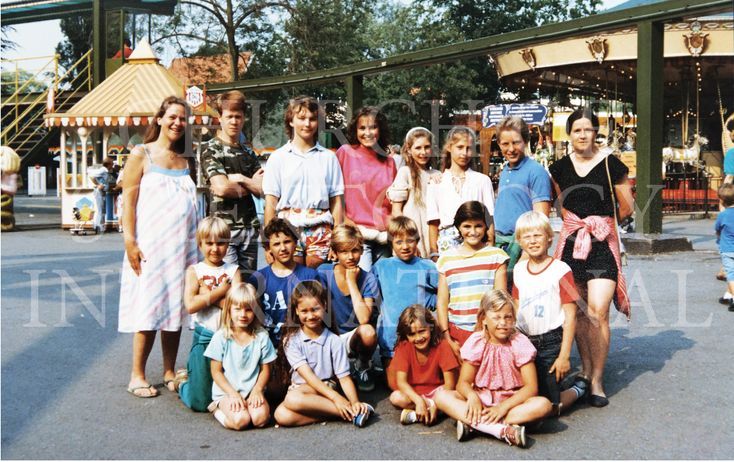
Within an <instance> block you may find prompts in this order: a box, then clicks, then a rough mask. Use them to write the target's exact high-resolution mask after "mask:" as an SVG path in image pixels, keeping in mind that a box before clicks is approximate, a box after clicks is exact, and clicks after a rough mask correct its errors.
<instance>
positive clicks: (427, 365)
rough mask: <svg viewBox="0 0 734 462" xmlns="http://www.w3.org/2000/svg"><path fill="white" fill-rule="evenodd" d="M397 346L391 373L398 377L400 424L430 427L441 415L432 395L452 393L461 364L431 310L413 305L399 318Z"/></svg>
mask: <svg viewBox="0 0 734 462" xmlns="http://www.w3.org/2000/svg"><path fill="white" fill-rule="evenodd" d="M397 331H398V345H397V348H396V349H395V356H394V359H393V361H392V362H391V363H390V369H389V371H388V374H390V373H392V374H393V375H394V376H395V382H396V383H395V386H394V387H392V388H393V389H394V390H395V391H393V392H392V394H391V395H390V402H391V403H392V404H393V406H395V407H397V408H399V409H402V410H403V411H402V412H401V413H400V423H401V424H403V425H408V424H412V423H415V422H421V423H423V424H425V425H431V424H433V423H434V422H435V421H436V416H437V414H438V412H437V410H438V409H437V408H436V403H435V402H434V401H433V396H434V395H435V394H436V393H437V392H438V391H440V390H453V389H454V388H455V387H456V378H457V373H458V369H459V362H458V361H457V360H456V358H455V357H454V353H453V352H452V351H451V347H449V345H448V343H446V340H441V334H440V333H439V332H438V328H437V327H436V321H435V319H434V318H433V315H432V314H431V312H430V311H428V310H426V309H425V308H424V307H422V306H420V305H411V306H409V307H408V308H406V309H405V310H404V311H403V312H402V314H401V315H400V320H399V322H398V328H397Z"/></svg>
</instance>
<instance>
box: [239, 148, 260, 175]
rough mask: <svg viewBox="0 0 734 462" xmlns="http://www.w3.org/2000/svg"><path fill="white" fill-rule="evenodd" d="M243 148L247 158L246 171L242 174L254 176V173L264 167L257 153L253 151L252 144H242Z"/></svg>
mask: <svg viewBox="0 0 734 462" xmlns="http://www.w3.org/2000/svg"><path fill="white" fill-rule="evenodd" d="M242 148H243V151H244V154H245V158H246V159H247V163H246V167H245V171H244V172H242V174H243V175H245V176H246V177H248V178H252V177H253V175H255V173H257V171H258V170H260V168H262V167H261V165H260V159H258V157H257V154H255V151H253V150H252V148H251V147H250V146H242Z"/></svg>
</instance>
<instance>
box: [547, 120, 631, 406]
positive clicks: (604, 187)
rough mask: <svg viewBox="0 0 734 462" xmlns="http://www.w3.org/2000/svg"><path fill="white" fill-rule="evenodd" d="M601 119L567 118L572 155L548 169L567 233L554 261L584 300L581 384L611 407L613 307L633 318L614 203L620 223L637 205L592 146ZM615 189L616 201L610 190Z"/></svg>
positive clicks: (621, 168)
mask: <svg viewBox="0 0 734 462" xmlns="http://www.w3.org/2000/svg"><path fill="white" fill-rule="evenodd" d="M598 131H599V119H598V118H597V117H596V115H594V114H593V113H592V112H591V110H589V109H578V110H576V111H574V112H573V113H572V114H571V116H569V118H568V122H567V123H566V132H567V133H568V134H569V136H570V137H571V144H572V146H573V152H572V153H571V154H570V155H568V156H566V157H564V158H562V159H560V160H558V161H557V162H555V163H554V164H553V165H551V167H550V172H551V177H552V179H553V187H554V189H555V191H556V194H557V196H558V197H559V199H560V202H559V203H560V205H561V208H560V210H561V214H562V216H563V228H562V230H561V235H560V238H559V241H558V246H557V248H556V253H555V257H556V258H560V259H561V260H563V261H564V262H565V263H567V264H568V265H569V266H570V267H571V270H572V271H573V277H574V280H575V281H576V285H577V286H578V289H579V293H580V294H581V296H582V298H583V300H579V302H578V305H579V308H580V310H579V311H580V313H579V314H578V318H577V324H576V344H577V346H578V349H579V354H580V355H581V363H582V369H581V373H580V374H579V376H578V377H577V382H578V381H580V382H583V383H581V384H579V385H580V386H582V387H589V388H590V390H589V391H590V393H591V394H590V396H589V404H591V405H592V406H595V407H603V406H606V405H607V404H609V400H608V399H607V397H606V394H605V393H604V384H603V375H604V365H605V363H606V360H607V355H608V353H609V339H610V329H609V305H610V303H611V302H612V300H614V302H615V305H616V306H617V309H618V310H619V311H620V312H622V313H624V314H625V315H627V316H629V308H630V306H629V300H628V298H627V293H626V287H625V281H624V275H623V274H622V271H621V261H620V253H619V240H618V237H617V226H616V225H617V223H615V222H614V215H615V214H614V205H615V203H616V205H617V207H618V209H617V217H618V219H619V220H621V219H623V218H625V217H628V216H629V215H631V214H632V210H633V203H634V200H633V198H632V190H631V187H630V185H629V182H628V180H627V172H628V169H627V167H626V166H625V165H624V164H623V163H622V162H621V161H620V160H619V159H617V158H616V157H614V156H613V155H608V153H605V152H600V151H599V150H598V149H597V147H596V145H595V143H594V141H595V139H596V134H597V132H598ZM610 183H611V184H613V185H614V188H613V189H614V191H613V193H614V198H613V197H612V190H611V189H612V188H611V187H610Z"/></svg>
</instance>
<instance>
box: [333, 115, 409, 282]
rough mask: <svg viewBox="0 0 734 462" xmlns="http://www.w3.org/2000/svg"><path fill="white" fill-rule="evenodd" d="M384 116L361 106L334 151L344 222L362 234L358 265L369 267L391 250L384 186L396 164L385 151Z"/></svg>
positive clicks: (393, 177)
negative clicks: (341, 184) (341, 183)
mask: <svg viewBox="0 0 734 462" xmlns="http://www.w3.org/2000/svg"><path fill="white" fill-rule="evenodd" d="M389 136H390V134H389V131H388V128H387V118H386V117H385V115H384V114H383V113H381V112H380V111H379V110H378V109H377V108H375V107H370V106H367V107H363V108H361V109H360V110H359V111H357V113H356V114H355V115H354V117H352V120H351V121H350V122H349V125H348V126H347V139H348V140H349V144H345V145H343V146H342V147H340V148H339V150H337V151H336V157H337V159H339V164H340V165H341V168H342V175H343V176H344V204H345V207H346V219H345V223H349V224H353V225H355V226H356V227H357V228H359V231H360V232H361V233H362V236H364V238H365V239H364V251H363V252H362V258H361V259H360V261H359V266H360V268H362V269H363V270H365V271H369V270H370V269H371V268H372V265H373V264H374V263H375V262H376V261H377V260H378V259H379V258H380V257H383V256H387V257H389V256H390V255H391V254H392V251H391V249H390V245H389V243H388V242H387V222H388V220H389V219H390V212H391V211H392V207H391V205H390V201H389V200H388V199H387V189H388V188H389V187H390V185H392V182H393V180H394V179H395V175H396V173H397V168H396V167H395V161H394V160H393V159H392V158H391V157H390V156H389V155H388V154H387V147H388V143H389Z"/></svg>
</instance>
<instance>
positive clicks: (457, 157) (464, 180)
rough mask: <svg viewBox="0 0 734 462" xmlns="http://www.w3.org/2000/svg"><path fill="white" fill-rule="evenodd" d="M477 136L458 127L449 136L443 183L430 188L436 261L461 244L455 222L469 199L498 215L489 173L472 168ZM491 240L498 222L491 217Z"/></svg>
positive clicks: (428, 200)
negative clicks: (460, 207)
mask: <svg viewBox="0 0 734 462" xmlns="http://www.w3.org/2000/svg"><path fill="white" fill-rule="evenodd" d="M475 144H476V139H475V138H474V132H473V131H472V130H471V129H470V128H468V127H454V128H452V129H451V131H449V133H448V135H446V142H445V144H444V146H443V153H442V155H443V158H444V162H443V168H444V171H443V174H442V176H441V182H440V183H439V184H438V185H436V186H435V187H432V188H429V189H428V197H427V198H426V208H427V218H428V227H429V233H430V238H429V239H430V241H429V244H430V248H431V255H430V257H431V259H433V261H436V258H438V255H439V254H441V255H443V253H444V252H446V251H447V250H448V249H450V248H453V247H456V246H458V245H459V244H461V236H460V235H459V233H458V230H457V229H456V227H455V226H454V224H453V221H454V215H455V214H456V210H458V208H459V206H461V204H463V203H465V202H466V201H479V202H481V203H482V204H483V205H484V206H485V207H487V211H488V212H489V215H490V216H492V215H494V187H493V186H492V180H490V179H489V177H488V176H487V175H482V174H481V173H479V172H475V171H474V170H472V169H471V168H470V165H471V159H472V156H473V155H474V145H475ZM488 224H489V233H488V234H489V238H488V242H489V243H490V244H492V245H494V223H493V222H492V221H491V220H490V221H488Z"/></svg>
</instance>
